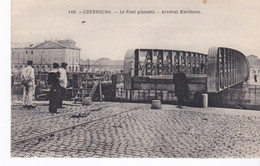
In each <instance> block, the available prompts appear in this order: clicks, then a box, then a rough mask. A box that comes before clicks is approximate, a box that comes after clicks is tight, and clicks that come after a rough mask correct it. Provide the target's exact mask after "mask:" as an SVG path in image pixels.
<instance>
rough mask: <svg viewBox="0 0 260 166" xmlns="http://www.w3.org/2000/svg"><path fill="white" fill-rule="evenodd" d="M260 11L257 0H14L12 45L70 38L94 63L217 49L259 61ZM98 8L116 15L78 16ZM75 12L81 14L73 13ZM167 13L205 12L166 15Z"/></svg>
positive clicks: (259, 4) (84, 57)
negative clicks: (143, 53)
mask: <svg viewBox="0 0 260 166" xmlns="http://www.w3.org/2000/svg"><path fill="white" fill-rule="evenodd" d="M259 8H260V1H258V0H251V1H244V0H214V1H213V0H207V1H206V0H139V1H137V0H124V1H119V0H109V1H108V0H73V1H71V0H44V1H43V0H12V15H11V17H12V27H11V28H12V38H11V41H12V42H13V43H24V42H42V41H44V40H45V39H47V40H49V39H55V38H57V39H67V38H71V39H73V40H74V41H75V42H76V43H77V46H78V47H80V48H81V49H82V50H81V58H82V59H87V58H89V59H92V60H95V59H98V58H102V57H107V58H110V59H119V60H123V59H124V56H125V53H126V51H127V50H128V49H131V48H161V49H181V50H189V51H196V52H201V53H207V52H208V49H209V48H210V47H216V46H222V47H230V48H234V49H237V50H239V51H241V52H242V53H244V54H245V55H251V54H253V55H257V56H258V57H259V58H260V49H259V48H260V23H259V18H260V10H259ZM94 9H95V10H111V11H112V14H82V13H79V12H80V11H82V12H83V10H94ZM70 10H76V11H77V14H69V11H70ZM120 10H136V12H137V11H138V10H143V11H147V10H154V11H155V12H156V14H142V15H137V14H119V13H116V12H119V11H120ZM162 10H179V11H180V10H196V11H198V10H199V11H200V12H201V13H200V14H161V11H162ZM157 12H158V13H157ZM82 21H85V23H82Z"/></svg>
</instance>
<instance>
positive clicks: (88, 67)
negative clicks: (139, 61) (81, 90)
mask: <svg viewBox="0 0 260 166" xmlns="http://www.w3.org/2000/svg"><path fill="white" fill-rule="evenodd" d="M81 68H82V71H85V72H90V73H97V74H100V73H103V72H108V73H110V74H118V73H121V71H122V70H123V68H124V61H123V60H111V59H108V58H100V59H98V60H95V61H94V60H86V61H84V60H81Z"/></svg>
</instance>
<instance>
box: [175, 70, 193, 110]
mask: <svg viewBox="0 0 260 166" xmlns="http://www.w3.org/2000/svg"><path fill="white" fill-rule="evenodd" d="M173 83H174V86H175V95H176V96H177V100H178V106H177V107H178V108H181V109H182V108H183V104H184V100H185V99H186V98H188V93H189V87H188V79H187V77H186V75H185V74H184V72H182V71H181V68H180V66H177V72H176V73H174V74H173Z"/></svg>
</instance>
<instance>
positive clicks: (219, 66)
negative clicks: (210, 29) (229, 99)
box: [207, 47, 249, 93]
mask: <svg viewBox="0 0 260 166" xmlns="http://www.w3.org/2000/svg"><path fill="white" fill-rule="evenodd" d="M208 55H209V63H208V65H209V69H208V71H207V77H208V78H207V79H208V81H207V84H208V85H207V87H208V92H213V93H214V92H219V91H222V90H224V89H226V88H228V87H231V86H233V85H236V84H238V83H241V82H243V81H246V80H247V79H248V77H249V66H248V60H247V58H246V57H245V55H244V54H242V53H241V52H239V51H237V50H234V49H231V48H223V47H217V48H210V49H209V53H208Z"/></svg>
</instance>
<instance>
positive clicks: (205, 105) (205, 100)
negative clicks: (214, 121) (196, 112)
mask: <svg viewBox="0 0 260 166" xmlns="http://www.w3.org/2000/svg"><path fill="white" fill-rule="evenodd" d="M202 100H203V101H202V102H203V108H208V94H207V93H204V94H202Z"/></svg>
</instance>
